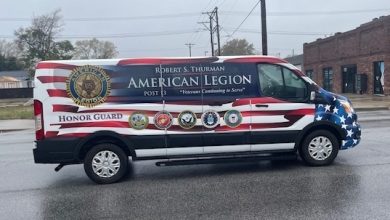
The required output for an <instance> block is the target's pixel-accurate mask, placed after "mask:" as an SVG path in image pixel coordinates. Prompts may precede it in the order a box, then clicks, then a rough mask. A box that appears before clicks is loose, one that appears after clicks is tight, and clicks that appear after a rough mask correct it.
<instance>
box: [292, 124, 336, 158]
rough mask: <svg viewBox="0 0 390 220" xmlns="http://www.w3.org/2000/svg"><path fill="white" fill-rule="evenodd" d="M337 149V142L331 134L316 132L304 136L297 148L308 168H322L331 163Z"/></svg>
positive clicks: (324, 131) (321, 131)
mask: <svg viewBox="0 0 390 220" xmlns="http://www.w3.org/2000/svg"><path fill="white" fill-rule="evenodd" d="M339 147H340V144H339V141H338V140H337V138H336V137H335V135H334V134H333V133H331V132H329V131H326V130H318V131H314V132H312V133H310V134H309V135H307V136H306V138H305V139H304V140H303V142H302V145H301V146H300V148H299V154H300V156H301V158H302V160H303V161H304V162H305V163H306V164H308V165H310V166H324V165H329V164H331V163H332V162H333V160H334V159H335V158H336V156H337V154H338V152H339Z"/></svg>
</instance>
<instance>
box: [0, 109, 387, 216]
mask: <svg viewBox="0 0 390 220" xmlns="http://www.w3.org/2000/svg"><path fill="white" fill-rule="evenodd" d="M362 115H363V117H361V118H362V119H364V118H366V119H367V120H363V121H362V122H361V124H362V126H363V134H362V142H361V144H360V145H358V146H357V147H356V148H354V149H351V150H346V151H340V152H339V155H338V157H337V158H336V160H335V163H334V164H333V165H331V166H328V167H307V166H305V165H303V163H302V162H301V161H299V160H298V161H279V162H276V161H275V162H270V161H262V162H258V163H250V164H245V163H237V164H219V165H194V166H176V167H156V166H155V165H154V163H155V162H156V161H145V162H136V163H134V164H133V165H132V172H131V173H130V174H129V177H128V178H127V179H126V180H124V181H122V182H120V183H117V184H111V185H96V184H94V183H93V182H91V181H90V180H89V179H88V178H87V176H86V175H85V173H84V170H83V167H82V165H72V166H66V167H64V168H63V169H62V170H61V171H60V172H58V173H56V172H54V167H55V166H56V165H44V164H34V162H33V156H32V148H33V139H34V133H33V131H32V130H24V131H14V132H7V133H3V134H0V166H1V169H0V175H1V178H0V219H10V218H12V219H140V218H142V219H389V218H390V211H389V210H390V188H389V182H390V149H389V146H390V141H389V139H388V138H389V137H390V135H389V134H390V120H389V119H388V117H387V116H386V115H388V112H387V111H385V112H383V111H382V112H381V113H378V112H372V113H365V114H362ZM378 115H379V116H378ZM380 117H383V120H381V118H380ZM370 118H371V119H370ZM368 119H369V120H368Z"/></svg>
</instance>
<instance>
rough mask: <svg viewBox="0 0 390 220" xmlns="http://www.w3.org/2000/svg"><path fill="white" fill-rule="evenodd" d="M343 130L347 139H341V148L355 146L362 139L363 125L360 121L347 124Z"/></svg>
mask: <svg viewBox="0 0 390 220" xmlns="http://www.w3.org/2000/svg"><path fill="white" fill-rule="evenodd" d="M343 130H344V131H345V133H346V136H345V139H344V140H342V141H341V147H340V149H341V150H345V149H348V148H352V147H355V146H356V145H358V144H359V143H360V140H361V134H362V131H361V127H360V125H359V124H358V123H354V124H352V125H347V126H346V127H343Z"/></svg>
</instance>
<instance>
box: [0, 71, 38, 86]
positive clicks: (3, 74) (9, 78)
mask: <svg viewBox="0 0 390 220" xmlns="http://www.w3.org/2000/svg"><path fill="white" fill-rule="evenodd" d="M28 87H31V81H30V80H29V75H28V73H27V72H26V71H24V70H12V71H0V89H8V88H28Z"/></svg>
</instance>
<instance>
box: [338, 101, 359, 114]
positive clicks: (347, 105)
mask: <svg viewBox="0 0 390 220" xmlns="http://www.w3.org/2000/svg"><path fill="white" fill-rule="evenodd" d="M340 104H341V105H342V106H343V107H344V109H345V112H346V113H355V110H354V109H353V107H352V104H351V103H350V102H348V101H345V100H340Z"/></svg>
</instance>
